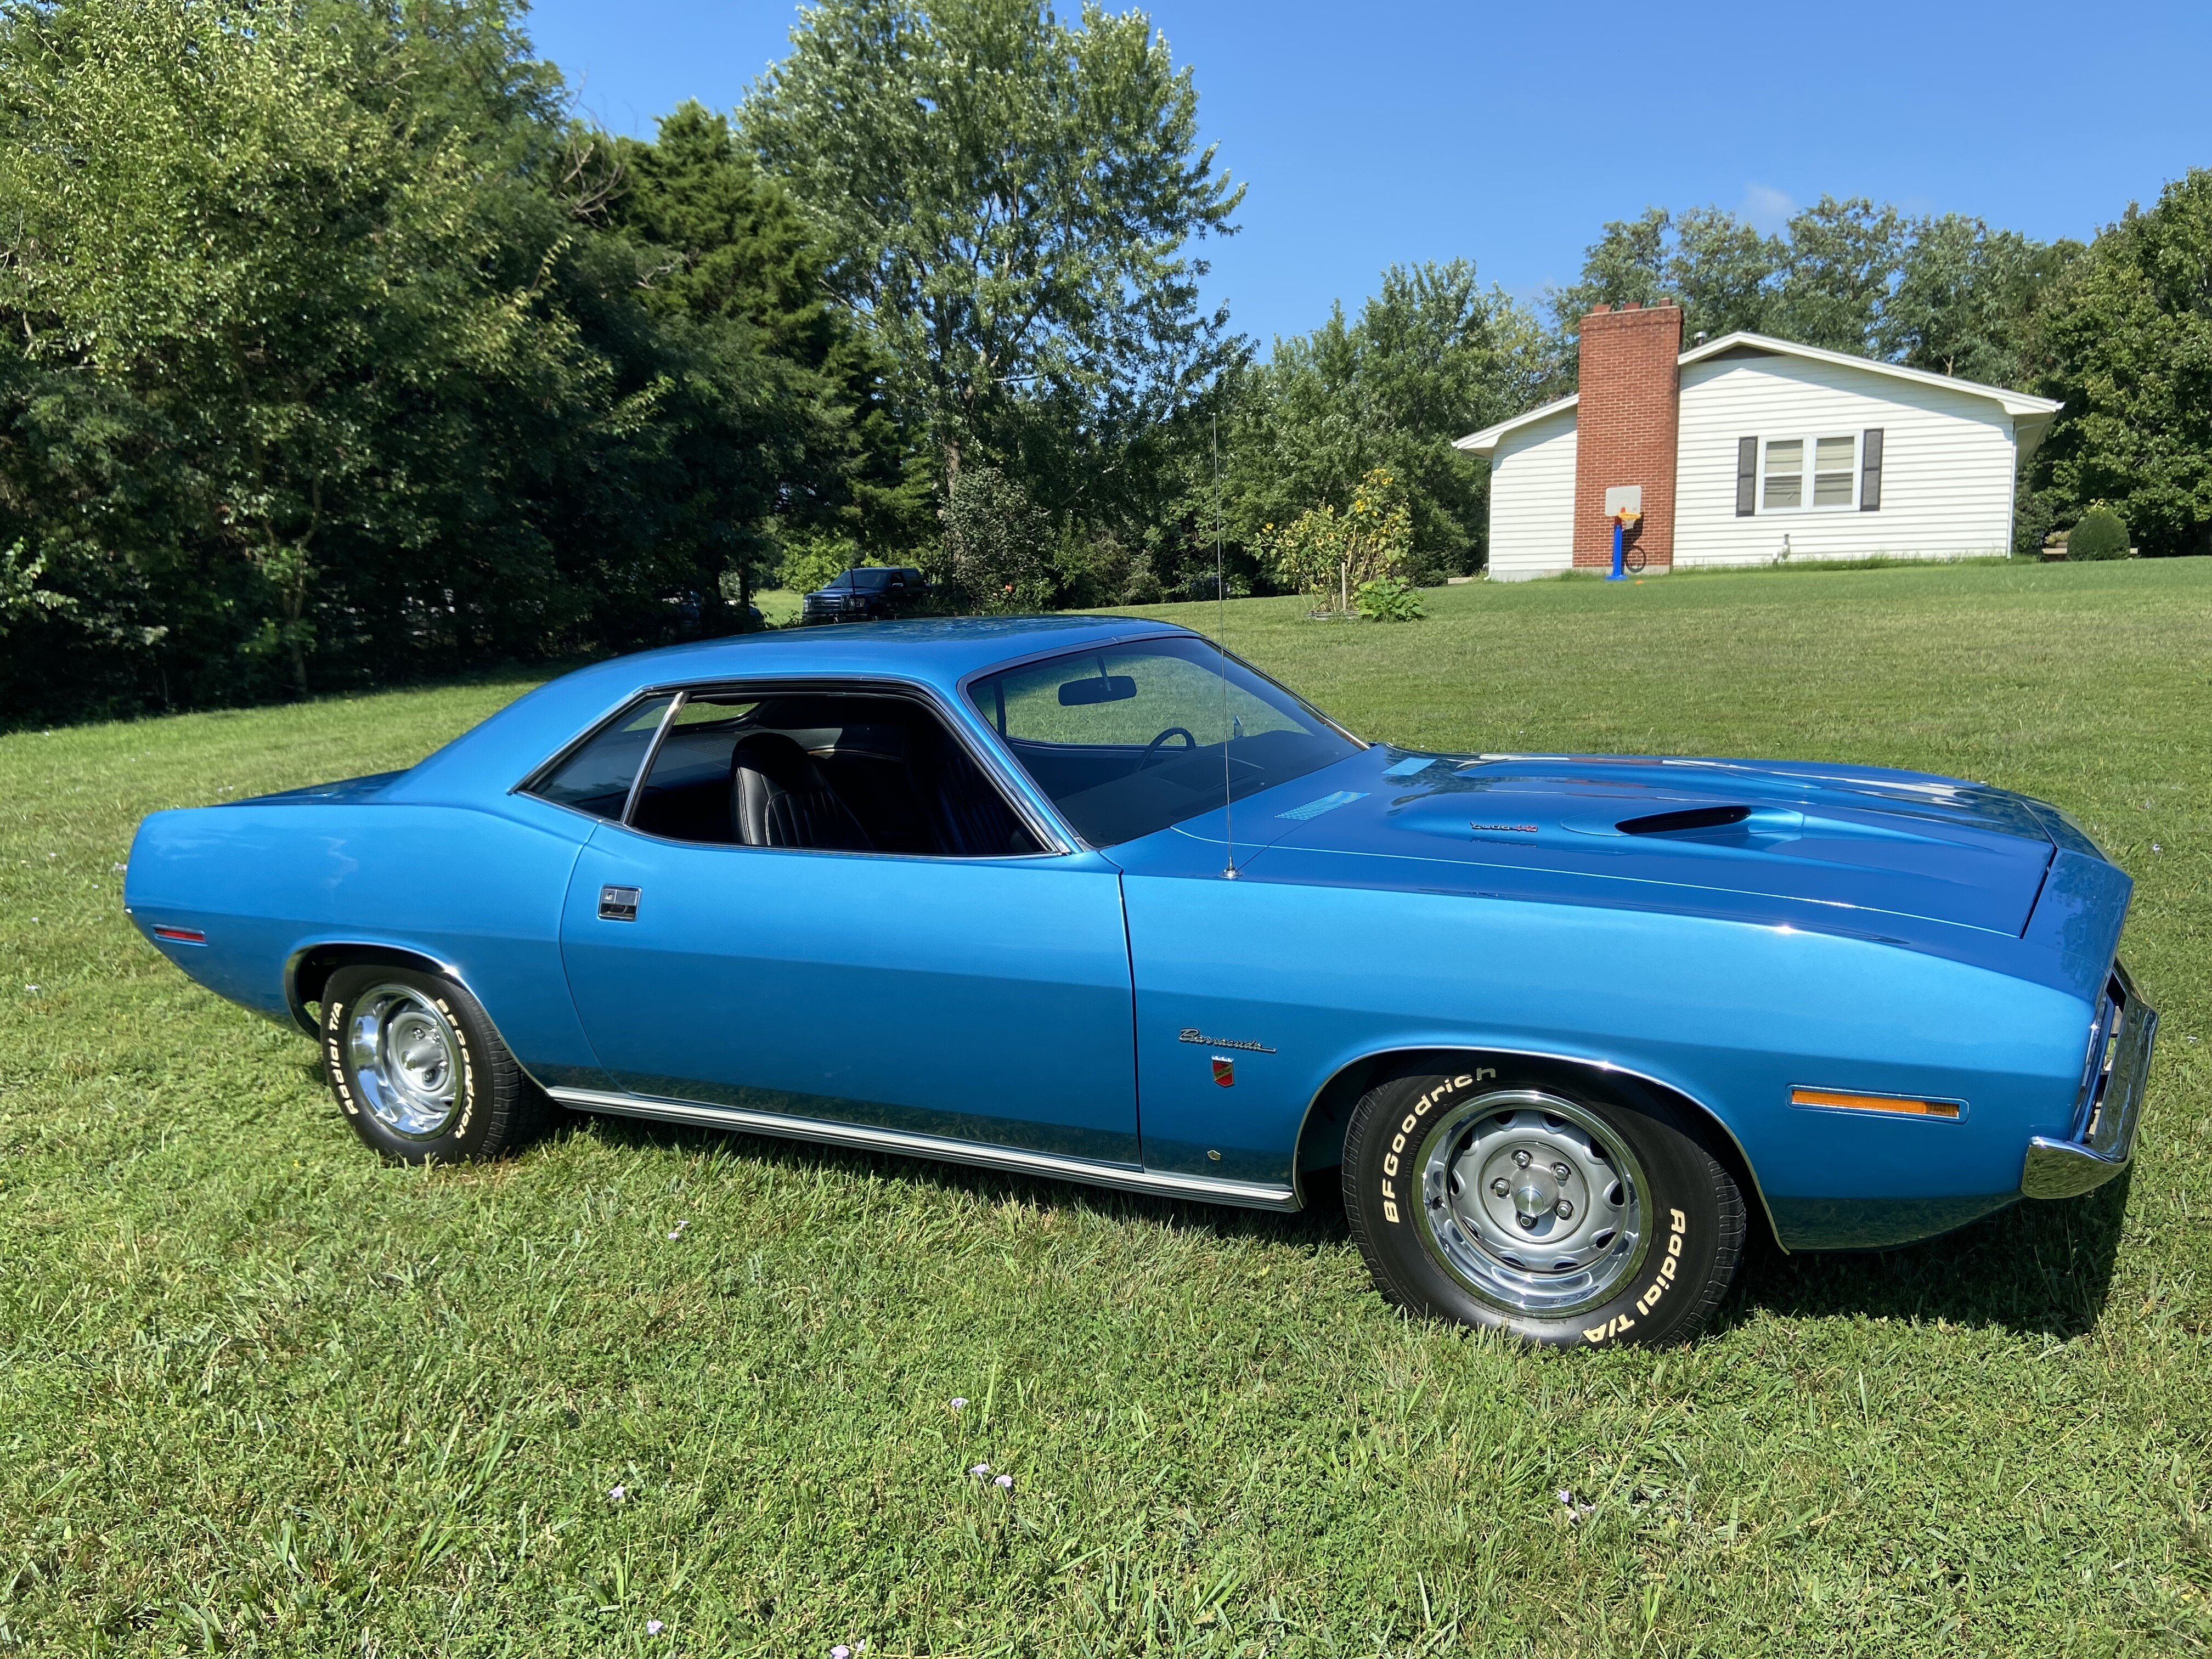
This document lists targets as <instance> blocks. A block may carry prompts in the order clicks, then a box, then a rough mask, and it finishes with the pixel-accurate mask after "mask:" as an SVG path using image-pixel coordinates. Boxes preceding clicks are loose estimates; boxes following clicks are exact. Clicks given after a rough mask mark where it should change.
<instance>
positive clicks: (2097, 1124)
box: [2020, 963, 2158, 1198]
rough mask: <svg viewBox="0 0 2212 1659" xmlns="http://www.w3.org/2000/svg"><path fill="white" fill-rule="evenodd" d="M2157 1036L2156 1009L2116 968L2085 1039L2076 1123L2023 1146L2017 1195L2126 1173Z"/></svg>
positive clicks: (2049, 1192)
mask: <svg viewBox="0 0 2212 1659" xmlns="http://www.w3.org/2000/svg"><path fill="white" fill-rule="evenodd" d="M2157 1036H2158V1010H2157V1009H2155V1008H2154V1007H2152V1006H2150V1004H2148V1002H2145V1001H2144V1000H2142V998H2141V997H2140V996H2138V995H2137V994H2136V987H2135V984H2134V981H2131V980H2130V979H2129V978H2128V975H2127V970H2126V969H2124V968H2122V967H2120V966H2118V964H2117V963H2115V964H2114V966H2113V969H2112V983H2111V985H2110V987H2108V988H2107V989H2106V996H2105V1006H2104V1008H2103V1009H2102V1010H2101V1011H2100V1014H2099V1017H2098V1020H2097V1025H2096V1029H2095V1030H2094V1031H2093V1033H2092V1034H2091V1039H2090V1040H2091V1042H2092V1043H2093V1044H2094V1045H2095V1048H2093V1051H2092V1060H2091V1064H2092V1066H2093V1068H2094V1069H2093V1073H2092V1074H2091V1075H2090V1077H2089V1079H2088V1086H2087V1088H2085V1089H2084V1090H2083V1091H2082V1103H2081V1120H2080V1121H2079V1122H2078V1123H2077V1124H2076V1125H2075V1132H2074V1133H2073V1135H2072V1136H2070V1137H2069V1139H2064V1140H2054V1139H2051V1138H2050V1137H2049V1136H2047V1135H2038V1136H2036V1137H2035V1139H2033V1140H2031V1141H2029V1142H2028V1143H2027V1162H2026V1164H2023V1165H2022V1166H2021V1172H2020V1190H2021V1195H2022V1196H2023V1197H2027V1198H2072V1197H2073V1196H2074V1195H2075V1194H2077V1193H2086V1192H2087V1191H2088V1190H2089V1189H2090V1188H2093V1187H2101V1186H2103V1185H2104V1184H2105V1182H2107V1181H2110V1180H2111V1179H2112V1177H2113V1176H2116V1175H2118V1174H2119V1172H2120V1171H2121V1170H2124V1169H2125V1168H2127V1165H2128V1159H2129V1158H2130V1156H2132V1155H2133V1153H2134V1151H2135V1143H2136V1121H2137V1119H2138V1118H2139V1117H2140V1116H2141V1115H2142V1097H2143V1088H2144V1085H2146V1084H2148V1082H2149V1080H2150V1051H2151V1044H2152V1042H2154V1040H2155V1039H2156V1037H2157Z"/></svg>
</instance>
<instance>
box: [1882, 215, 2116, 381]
mask: <svg viewBox="0 0 2212 1659" xmlns="http://www.w3.org/2000/svg"><path fill="white" fill-rule="evenodd" d="M2079 252H2081V244H2079V243H2078V242H2059V243H2056V244H2051V245H2045V244H2044V243H2040V242H2035V241H2032V240H2029V239H2028V238H2027V237H2025V236H2022V235H2021V234H2018V233H2017V232H2015V231H2008V230H1998V231H1993V230H1991V229H1990V228H1989V227H1988V226H1987V225H1986V224H1984V222H1982V221H1981V220H1979V219H1970V218H1966V217H1964V216H1960V215H1959V214H1946V215H1944V216H1942V218H1937V219H1923V220H1921V221H1920V222H1917V224H1915V225H1914V226H1913V227H1912V229H1911V241H1910V244H1909V245H1908V246H1907V247H1906V249H1905V255H1904V258H1903V259H1902V260H1901V261H1900V264H1899V274H1898V281H1897V287H1896V291H1895V292H1894V293H1893V294H1892V295H1890V296H1889V298H1888V300H1887V302H1886V303H1885V304H1884V305H1883V307H1882V314H1881V325H1880V328H1879V330H1878V335H1879V349H1880V351H1881V356H1885V357H1887V358H1888V359H1890V360H1891V361H1892V362H1901V363H1905V364H1908V365H1910V366H1911V367H1912V368H1925V369H1932V370H1934V371H1935V372H1936V373H1937V374H1955V375H1957V376H1959V377H1960V379H1962V380H1979V381H1981V382H1982V383H1984V385H1987V386H2021V385H2023V384H2025V383H2026V380H2027V376H2028V374H2030V372H2031V371H2030V368H2029V362H2028V357H2029V352H2030V349H2031V339H2032V333H2033V317H2034V313H2035V311H2036V309H2037V307H2039V305H2040V303H2041V302H2042V301H2043V299H2044V297H2045V295H2047V294H2048V293H2049V292H2050V290H2051V286H2052V284H2053V283H2055V282H2056V281H2057V277H2058V276H2059V274H2060V273H2061V272H2062V271H2063V270H2064V269H2065V267H2066V265H2067V264H2069V262H2070V261H2071V260H2072V258H2074V257H2075V255H2077V254H2078V253H2079Z"/></svg>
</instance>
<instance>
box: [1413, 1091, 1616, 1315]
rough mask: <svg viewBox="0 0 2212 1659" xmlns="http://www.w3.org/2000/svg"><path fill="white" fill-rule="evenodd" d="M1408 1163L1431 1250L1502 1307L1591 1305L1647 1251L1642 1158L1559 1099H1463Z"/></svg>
mask: <svg viewBox="0 0 2212 1659" xmlns="http://www.w3.org/2000/svg"><path fill="white" fill-rule="evenodd" d="M1413 1168H1414V1169H1415V1170H1418V1171H1419V1176H1420V1182H1421V1203H1420V1231H1421V1237H1422V1241H1423V1242H1424V1243H1425V1244H1426V1245H1427V1246H1428V1249H1429V1253H1430V1254H1431V1255H1433V1256H1434V1257H1435V1258H1436V1259H1437V1262H1438V1263H1439V1264H1441V1265H1442V1266H1443V1268H1444V1269H1445V1271H1446V1272H1448V1273H1450V1274H1451V1275H1452V1277H1453V1278H1455V1279H1457V1280H1459V1282H1460V1283H1461V1284H1462V1285H1465V1286H1466V1287H1467V1288H1468V1290H1469V1291H1473V1292H1474V1294H1475V1295H1476V1296H1477V1297H1480V1298H1481V1299H1482V1300H1483V1301H1485V1302H1486V1303H1488V1304H1491V1305H1492V1307H1494V1308H1497V1309H1498V1310H1500V1311H1501V1312H1504V1313H1509V1314H1525V1315H1532V1316H1540V1317H1544V1316H1565V1315H1568V1314H1575V1313H1580V1312H1582V1311H1583V1310H1584V1309H1588V1308H1594V1307H1596V1306H1598V1305H1599V1304H1601V1303H1603V1302H1606V1301H1608V1300H1610V1299H1611V1298H1612V1297H1613V1296H1614V1295H1615V1294H1617V1293H1618V1292H1619V1291H1620V1286H1621V1285H1622V1284H1623V1283H1624V1282H1626V1280H1627V1279H1628V1278H1629V1277H1630V1276H1631V1275H1632V1273H1635V1271H1636V1270H1637V1268H1638V1267H1640V1266H1641V1265H1642V1264H1643V1261H1644V1252H1645V1250H1646V1249H1649V1248H1650V1227H1649V1225H1647V1223H1646V1219H1645V1217H1646V1210H1647V1205H1646V1201H1645V1193H1646V1191H1647V1188H1646V1187H1645V1184H1644V1170H1643V1166H1642V1165H1640V1164H1638V1163H1637V1161H1636V1154H1635V1153H1634V1152H1632V1151H1630V1150H1629V1146H1628V1143H1627V1142H1626V1140H1624V1139H1621V1137H1620V1133H1618V1132H1617V1131H1615V1130H1614V1129H1613V1127H1612V1126H1611V1125H1610V1124H1608V1123H1607V1122H1606V1121H1605V1120H1604V1119H1603V1118H1601V1117H1600V1116H1598V1115H1596V1114H1595V1112H1592V1111H1590V1110H1589V1109H1588V1108H1587V1107H1583V1106H1578V1105H1577V1104H1576V1103H1574V1102H1573V1101H1571V1100H1563V1099H1561V1098H1560V1097H1559V1096H1557V1095H1552V1094H1546V1093H1543V1092H1541V1091H1538V1090H1534V1089H1508V1090H1500V1091H1497V1092H1495V1093H1492V1094H1487V1095H1482V1096H1480V1097H1477V1098H1475V1099H1473V1100H1469V1101H1465V1102H1463V1103H1461V1104H1460V1105H1458V1106H1455V1107H1454V1108H1453V1109H1451V1110H1450V1111H1449V1112H1447V1113H1446V1114H1445V1115H1443V1117H1442V1118H1440V1119H1439V1120H1437V1122H1436V1124H1435V1125H1434V1126H1433V1127H1431V1129H1430V1130H1429V1132H1428V1133H1427V1134H1426V1135H1425V1136H1424V1137H1423V1138H1422V1139H1421V1141H1420V1144H1419V1146H1418V1147H1417V1148H1416V1149H1415V1151H1414V1157H1413Z"/></svg>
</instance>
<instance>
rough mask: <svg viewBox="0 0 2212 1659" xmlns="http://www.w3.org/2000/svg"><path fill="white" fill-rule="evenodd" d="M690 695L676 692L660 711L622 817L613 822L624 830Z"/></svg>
mask: <svg viewBox="0 0 2212 1659" xmlns="http://www.w3.org/2000/svg"><path fill="white" fill-rule="evenodd" d="M690 695H691V694H690V692H688V691H678V693H677V694H676V695H675V696H672V697H671V698H670V699H669V700H668V707H667V708H664V709H662V710H661V711H660V724H659V725H658V726H654V727H653V741H652V742H650V743H648V744H646V745H645V757H644V758H643V759H642V760H641V761H639V762H638V763H637V775H636V776H635V777H634V778H632V779H631V780H630V781H629V793H628V794H627V795H624V796H623V809H622V816H621V817H617V819H616V820H615V822H616V823H619V824H621V825H623V827H624V828H625V829H626V828H628V827H629V820H630V815H631V814H632V813H633V812H635V811H637V798H638V795H639V794H640V793H641V792H642V791H643V790H644V788H645V781H646V780H647V778H649V777H651V776H652V775H653V762H655V761H656V760H658V759H659V758H660V745H661V744H662V743H663V742H664V741H665V739H666V738H667V736H668V728H669V727H670V726H672V725H674V724H675V722H676V716H677V714H678V712H679V711H680V710H681V709H682V708H683V707H684V703H685V702H687V701H688V700H689V699H690Z"/></svg>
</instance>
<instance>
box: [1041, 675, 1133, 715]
mask: <svg viewBox="0 0 2212 1659" xmlns="http://www.w3.org/2000/svg"><path fill="white" fill-rule="evenodd" d="M1136 695H1137V682H1136V681H1135V680H1133V679H1132V678H1130V677H1129V676H1128V675H1127V674H1101V675H1100V676H1099V677H1098V678H1097V679H1095V680H1070V681H1068V682H1067V684H1065V685H1063V686H1061V687H1060V707H1061V708H1085V707H1087V706H1089V705H1090V704H1091V703H1094V702H1127V701H1128V700H1129V699H1130V698H1132V697H1133V696H1136Z"/></svg>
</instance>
